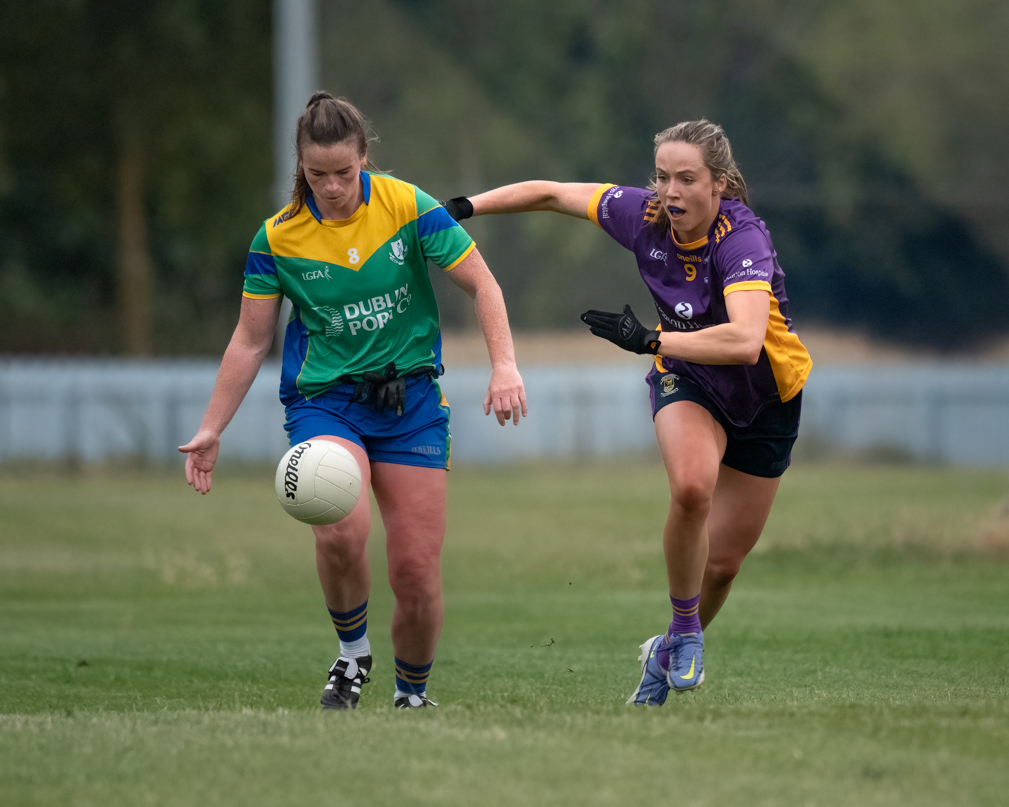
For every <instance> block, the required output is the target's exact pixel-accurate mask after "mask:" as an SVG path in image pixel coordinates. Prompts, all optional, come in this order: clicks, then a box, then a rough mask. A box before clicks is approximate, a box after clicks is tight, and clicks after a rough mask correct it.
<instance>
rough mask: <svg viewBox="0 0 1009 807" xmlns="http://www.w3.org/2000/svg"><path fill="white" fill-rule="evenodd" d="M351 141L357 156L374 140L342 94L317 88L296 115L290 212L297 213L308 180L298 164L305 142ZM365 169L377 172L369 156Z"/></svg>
mask: <svg viewBox="0 0 1009 807" xmlns="http://www.w3.org/2000/svg"><path fill="white" fill-rule="evenodd" d="M348 140H349V141H351V142H353V143H354V145H355V146H357V156H358V157H363V156H364V155H365V154H367V153H368V143H370V142H374V141H376V140H378V138H377V137H376V136H375V133H374V132H372V131H371V127H370V126H368V122H367V121H366V120H365V119H364V115H362V114H361V113H360V111H359V110H358V108H357V107H356V106H354V105H353V104H352V103H351V102H350V101H348V100H347V99H346V98H334V97H333V96H332V95H330V94H329V93H328V92H317V93H316V94H315V95H313V96H312V97H311V98H310V99H309V101H308V106H306V107H305V111H304V113H303V114H302V115H301V117H300V118H298V130H297V134H296V135H295V139H294V142H295V148H296V149H297V152H298V168H297V170H296V171H295V173H294V190H293V192H292V193H291V204H292V207H291V215H292V216H293V215H297V214H298V213H299V212H300V211H301V208H302V207H304V205H305V199H307V198H308V190H309V188H308V180H307V179H305V168H304V166H303V165H302V164H301V152H302V150H303V149H304V148H305V146H307V145H308V144H309V143H314V144H315V145H317V146H332V145H334V144H335V143H344V142H346V141H348ZM364 167H365V169H366V170H368V171H374V172H376V173H381V172H380V171H379V169H378V168H376V167H375V166H374V165H373V164H372V162H371V160H367V161H365V164H364Z"/></svg>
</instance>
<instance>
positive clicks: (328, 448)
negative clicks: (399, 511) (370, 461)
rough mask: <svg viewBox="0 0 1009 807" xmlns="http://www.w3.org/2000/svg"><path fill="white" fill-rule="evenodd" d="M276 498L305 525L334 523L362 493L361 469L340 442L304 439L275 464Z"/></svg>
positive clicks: (290, 513)
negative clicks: (278, 463)
mask: <svg viewBox="0 0 1009 807" xmlns="http://www.w3.org/2000/svg"><path fill="white" fill-rule="evenodd" d="M276 487H277V498H278V499H279V500H280V506H281V507H283V508H284V509H285V510H286V511H287V512H288V514H289V515H291V516H293V517H294V518H296V519H298V521H303V522H305V523H306V524H335V523H336V522H337V521H339V520H340V519H342V518H344V517H346V515H347V514H348V513H349V512H350V511H351V510H353V509H354V505H355V504H357V499H358V497H359V496H360V495H361V469H360V468H359V467H358V464H357V460H355V459H354V455H353V454H351V453H350V452H349V451H348V450H347V449H345V448H344V447H343V446H342V445H340V444H339V443H334V442H332V441H331V440H306V441H305V442H304V443H299V444H298V445H296V446H294V448H292V449H291V450H290V451H288V452H287V453H286V454H285V455H284V457H283V459H281V461H280V465H278V466H277V479H276Z"/></svg>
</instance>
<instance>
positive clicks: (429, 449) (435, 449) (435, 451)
mask: <svg viewBox="0 0 1009 807" xmlns="http://www.w3.org/2000/svg"><path fill="white" fill-rule="evenodd" d="M410 451H412V452H413V453H414V454H431V455H433V456H436V457H440V456H441V455H442V448H441V446H414V447H413V448H411V449H410Z"/></svg>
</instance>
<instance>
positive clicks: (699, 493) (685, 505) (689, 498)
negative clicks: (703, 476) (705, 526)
mask: <svg viewBox="0 0 1009 807" xmlns="http://www.w3.org/2000/svg"><path fill="white" fill-rule="evenodd" d="M670 493H671V495H672V504H673V508H674V509H675V510H677V511H678V512H680V513H682V514H683V515H684V516H685V517H687V518H700V519H703V518H706V517H707V515H708V512H709V511H710V510H711V497H712V495H713V494H714V485H710V484H708V483H707V482H706V481H704V480H697V479H690V480H685V481H683V482H681V483H678V484H674V485H673V486H672V487H671V490H670Z"/></svg>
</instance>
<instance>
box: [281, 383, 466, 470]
mask: <svg viewBox="0 0 1009 807" xmlns="http://www.w3.org/2000/svg"><path fill="white" fill-rule="evenodd" d="M353 395H354V385H353V384H337V385H336V386H335V387H331V388H330V389H328V390H326V391H325V392H324V393H322V394H321V395H317V396H316V397H314V398H310V399H308V400H305V399H304V398H300V399H299V400H298V401H296V402H295V403H293V404H291V405H290V406H288V407H287V422H286V423H285V424H284V428H285V429H286V430H287V435H288V437H289V438H290V440H291V445H292V446H294V445H297V444H298V443H303V442H305V440H309V439H311V438H312V437H318V436H319V435H322V434H331V435H333V436H335V437H342V438H343V439H345V440H350V441H351V442H352V443H357V444H358V445H359V446H361V448H363V449H364V450H365V451H366V452H367V454H368V459H370V460H371V461H372V462H390V463H393V464H394V465H417V466H419V467H421V468H444V469H446V470H447V469H448V468H449V465H450V461H449V460H450V451H451V446H452V433H451V431H449V427H448V416H449V408H448V401H446V400H445V396H444V395H442V393H441V387H439V386H438V382H437V381H435V380H434V379H433V378H431V377H430V376H426V375H423V376H415V377H413V378H407V379H406V406H405V407H404V409H403V414H402V415H397V414H396V413H395V412H390V411H388V410H386V411H385V412H376V411H375V410H374V408H372V406H371V405H370V404H366V403H351V398H352V397H353Z"/></svg>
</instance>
